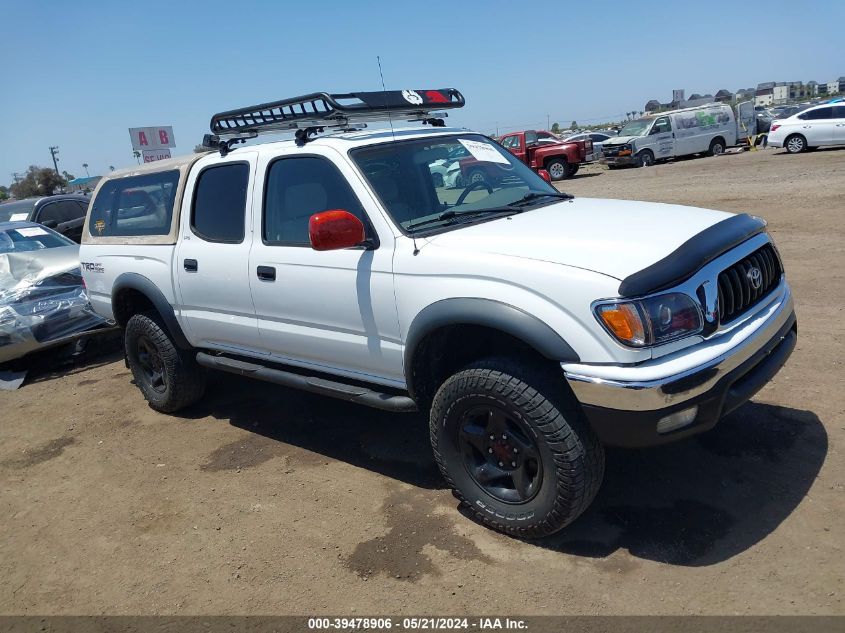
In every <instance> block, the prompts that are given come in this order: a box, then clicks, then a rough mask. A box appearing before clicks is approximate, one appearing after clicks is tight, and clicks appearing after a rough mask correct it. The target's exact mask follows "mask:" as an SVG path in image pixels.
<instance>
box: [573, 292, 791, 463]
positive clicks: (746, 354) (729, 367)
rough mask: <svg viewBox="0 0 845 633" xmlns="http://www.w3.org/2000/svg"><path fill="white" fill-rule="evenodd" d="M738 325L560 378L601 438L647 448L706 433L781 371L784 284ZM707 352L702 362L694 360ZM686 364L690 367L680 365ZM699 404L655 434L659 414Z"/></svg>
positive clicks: (786, 339)
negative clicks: (644, 357) (665, 350)
mask: <svg viewBox="0 0 845 633" xmlns="http://www.w3.org/2000/svg"><path fill="white" fill-rule="evenodd" d="M773 295H774V297H773V299H772V300H770V301H769V302H768V303H767V304H766V305H765V306H764V307H763V308H760V309H758V311H757V312H756V313H755V314H754V315H753V316H752V317H750V318H748V319H747V321H746V322H744V323H743V324H742V326H741V327H737V328H736V329H734V330H732V331H731V332H728V333H725V334H722V335H721V336H717V337H714V339H716V340H713V341H706V342H704V343H702V344H701V345H700V346H694V347H690V348H686V349H685V350H681V351H679V352H675V353H674V354H672V355H670V356H666V357H663V358H658V359H654V360H652V361H647V362H645V363H641V364H639V365H633V366H612V367H609V366H606V365H593V366H590V365H582V364H571V363H563V364H562V365H561V366H562V367H563V370H564V375H565V376H566V379H567V381H568V383H569V386H570V387H571V388H572V391H573V393H574V394H575V396H576V398H577V399H578V401H579V402H580V403H581V405H582V407H583V409H584V412H585V414H586V415H587V418H588V419H589V420H590V422H591V423H592V425H593V428H594V429H595V430H596V432H597V433H598V434H599V436H600V438H601V439H602V440H603V441H605V442H606V443H609V444H615V445H622V446H645V445H649V444H657V443H661V442H664V441H669V440H670V439H674V437H675V436H683V435H687V434H689V433H690V432H694V431H701V430H706V429H708V428H711V427H712V426H713V425H715V424H716V422H717V421H718V419H719V418H720V417H721V416H722V415H724V414H726V413H728V412H729V411H731V410H733V409H735V408H736V407H738V406H739V405H740V404H742V403H743V402H745V401H746V400H748V399H749V398H750V397H751V396H752V395H754V393H756V392H757V391H758V390H759V389H760V388H761V387H762V386H763V385H765V384H766V382H768V380H770V379H771V377H772V376H774V374H775V373H776V372H777V371H778V370H779V369H780V367H781V366H782V365H783V363H784V362H786V359H787V358H788V357H789V354H790V353H791V352H792V349H793V347H794V345H795V340H796V331H797V327H796V325H795V312H794V306H793V301H792V293H791V290H790V289H789V285H788V284H787V283H786V281H783V282H782V283H781V285H780V286H779V287H778V288H777V289H776V290H775V292H774V293H773ZM708 352H710V353H711V355H712V357H711V358H709V359H708V360H707V361H706V362H694V359H695V358H696V356H700V355H702V354H707V353H708ZM687 359H693V362H694V364H689V363H687V364H688V365H689V366H686V367H684V364H685V361H686V360H687ZM693 406H698V408H699V410H698V413H697V414H696V418H695V419H694V420H693V421H692V422H691V423H690V424H689V425H688V428H684V429H681V432H678V433H672V434H671V435H672V437H671V438H670V437H668V436H662V435H661V434H660V433H658V432H657V430H656V427H657V422H658V421H659V420H661V419H662V418H664V417H665V416H667V415H669V414H671V413H674V412H678V411H683V410H684V409H685V408H688V407H693Z"/></svg>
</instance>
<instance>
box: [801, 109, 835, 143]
mask: <svg viewBox="0 0 845 633" xmlns="http://www.w3.org/2000/svg"><path fill="white" fill-rule="evenodd" d="M798 118H799V119H801V125H800V126H799V128H800V129H799V131H800V132H801V133H802V134H803V135H804V136H805V138H806V139H807V145H808V146H810V147H818V146H819V145H834V144H836V142H837V141H836V140H835V139H836V135H837V132H838V131H839V130H841V129H842V128H838V127H836V123H837V120H836V119H835V118H834V112H833V106H827V107H824V108H816V109H814V110H808V111H807V112H802V113H801V114H799V115H798Z"/></svg>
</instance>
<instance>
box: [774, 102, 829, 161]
mask: <svg viewBox="0 0 845 633" xmlns="http://www.w3.org/2000/svg"><path fill="white" fill-rule="evenodd" d="M768 144H769V145H771V146H772V147H784V148H786V151H787V152H789V153H790V154H799V153H801V152H803V151H806V150H808V149H816V148H817V147H822V146H824V145H845V103H828V104H824V105H819V106H814V107H812V108H807V109H806V110H802V111H801V112H798V113H797V114H793V115H792V116H791V117H788V118H786V119H779V120H778V119H776V120H774V121H772V126H771V128H770V129H769V137H768Z"/></svg>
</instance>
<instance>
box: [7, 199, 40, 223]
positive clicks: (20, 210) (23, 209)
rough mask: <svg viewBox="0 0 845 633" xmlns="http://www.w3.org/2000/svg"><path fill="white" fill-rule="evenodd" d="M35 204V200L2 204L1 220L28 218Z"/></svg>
mask: <svg viewBox="0 0 845 633" xmlns="http://www.w3.org/2000/svg"><path fill="white" fill-rule="evenodd" d="M34 206H35V200H19V201H18V202H6V203H5V204H0V222H10V221H12V219H13V218H14V220H28V219H29V214H30V213H31V212H32V209H33V207H34Z"/></svg>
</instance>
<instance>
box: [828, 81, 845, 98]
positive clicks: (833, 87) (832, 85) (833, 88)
mask: <svg viewBox="0 0 845 633" xmlns="http://www.w3.org/2000/svg"><path fill="white" fill-rule="evenodd" d="M842 79H843V77H840V78H839V79H838V80H836V81H828V82H827V94H829V95H835V94H836V93H838V92H842V90H841V88H840V84H842V83H843V82H842Z"/></svg>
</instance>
